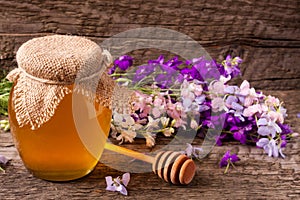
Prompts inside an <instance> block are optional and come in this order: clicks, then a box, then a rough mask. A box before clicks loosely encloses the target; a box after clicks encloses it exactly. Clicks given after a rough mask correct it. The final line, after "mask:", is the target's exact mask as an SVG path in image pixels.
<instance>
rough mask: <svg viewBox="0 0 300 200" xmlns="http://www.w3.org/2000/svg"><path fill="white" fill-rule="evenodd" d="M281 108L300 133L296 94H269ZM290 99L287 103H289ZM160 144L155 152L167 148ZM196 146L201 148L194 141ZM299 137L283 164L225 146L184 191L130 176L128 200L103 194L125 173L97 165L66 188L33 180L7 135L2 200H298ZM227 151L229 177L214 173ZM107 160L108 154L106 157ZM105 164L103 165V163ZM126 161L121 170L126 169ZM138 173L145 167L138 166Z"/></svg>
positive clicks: (1, 140) (139, 145)
mask: <svg viewBox="0 0 300 200" xmlns="http://www.w3.org/2000/svg"><path fill="white" fill-rule="evenodd" d="M266 93H269V94H271V93H272V94H273V95H275V96H277V97H278V98H280V99H281V100H283V101H284V102H285V106H286V108H287V109H288V111H289V112H288V114H289V116H288V118H287V121H286V122H287V123H288V124H290V125H291V126H292V129H293V130H294V131H295V132H298V133H299V132H300V126H299V124H300V119H299V118H297V117H296V114H297V113H298V112H299V110H300V104H299V102H300V91H299V90H290V91H279V92H276V91H267V92H266ZM291 96H292V97H293V98H290V97H291ZM168 142H169V139H162V140H159V141H158V144H157V145H156V146H155V148H154V149H153V150H157V149H160V148H161V147H162V146H164V145H166V144H167V143H168ZM195 142H199V140H198V139H196V140H195ZM299 142H300V137H298V138H293V139H292V140H290V141H289V142H288V145H287V147H286V148H285V149H284V153H285V155H286V158H285V159H281V158H278V159H275V158H270V157H268V156H267V155H265V153H263V151H262V150H261V149H258V148H256V147H251V146H242V145H237V144H233V143H229V144H228V143H227V144H225V145H223V146H221V147H214V149H213V150H212V152H211V153H210V154H209V156H208V157H206V158H205V159H203V160H201V161H197V162H196V165H197V171H196V175H195V178H194V180H193V181H192V182H191V183H190V184H189V185H188V186H174V185H170V184H169V183H166V182H164V181H163V180H161V179H160V178H159V177H157V176H156V175H154V174H153V173H151V172H150V171H151V166H148V167H149V173H132V174H131V181H130V183H129V185H128V191H129V196H122V195H120V194H118V193H114V192H109V191H106V190H105V187H106V184H105V179H104V177H105V176H108V175H111V176H113V177H117V176H120V175H122V173H123V172H121V171H117V170H115V169H112V168H110V167H108V166H107V165H104V164H101V163H99V164H98V165H97V167H96V169H95V170H94V171H93V172H92V173H91V174H90V175H88V176H86V177H84V178H82V179H79V180H75V181H70V182H65V183H55V182H49V181H43V180H40V179H38V178H35V177H33V176H32V175H31V174H30V173H29V172H28V171H27V170H26V169H25V167H24V166H23V164H22V161H21V160H20V157H19V156H18V153H17V151H16V149H15V147H14V145H13V141H12V138H11V135H10V133H3V132H1V133H0V154H2V155H5V156H7V157H8V158H10V159H11V161H10V162H9V164H8V165H7V166H6V168H5V169H6V173H0V180H1V181H0V199H30V200H31V199H295V200H296V199H299V196H300V179H299V178H300V165H299V163H300V156H299V155H300V146H299ZM124 146H125V147H127V148H130V149H134V150H137V151H140V152H149V151H150V149H148V148H147V147H146V146H145V145H144V141H143V140H137V141H136V142H135V143H134V144H126V145H124ZM229 149H230V150H231V151H232V152H234V153H237V154H238V156H239V157H240V158H241V161H239V162H238V163H237V164H236V169H233V168H231V169H230V170H229V173H228V174H223V172H224V169H220V168H219V167H218V162H219V160H220V158H221V157H222V155H223V154H224V153H225V152H226V151H227V150H229ZM104 156H106V158H104V159H111V158H112V156H111V155H110V154H109V152H106V153H104ZM102 160H103V159H102ZM128 161H129V160H126V161H125V162H124V163H123V164H124V165H126V166H127V165H130V163H132V162H131V161H130V162H128ZM141 167H144V166H142V165H141Z"/></svg>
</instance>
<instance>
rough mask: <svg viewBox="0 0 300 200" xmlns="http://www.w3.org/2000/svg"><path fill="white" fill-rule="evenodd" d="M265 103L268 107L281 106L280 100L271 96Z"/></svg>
mask: <svg viewBox="0 0 300 200" xmlns="http://www.w3.org/2000/svg"><path fill="white" fill-rule="evenodd" d="M265 103H266V105H267V106H279V105H280V101H279V99H278V98H276V97H273V96H271V95H269V96H267V98H266V101H265Z"/></svg>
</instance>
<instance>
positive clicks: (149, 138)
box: [144, 132, 155, 147]
mask: <svg viewBox="0 0 300 200" xmlns="http://www.w3.org/2000/svg"><path fill="white" fill-rule="evenodd" d="M144 137H145V139H146V146H147V147H153V146H154V145H155V138H154V137H153V136H152V134H151V133H149V132H147V133H146V134H145V135H144Z"/></svg>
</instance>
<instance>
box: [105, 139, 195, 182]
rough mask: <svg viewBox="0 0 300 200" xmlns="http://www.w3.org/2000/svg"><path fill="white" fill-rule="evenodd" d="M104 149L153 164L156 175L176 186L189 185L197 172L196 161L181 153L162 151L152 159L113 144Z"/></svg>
mask: <svg viewBox="0 0 300 200" xmlns="http://www.w3.org/2000/svg"><path fill="white" fill-rule="evenodd" d="M104 148H105V149H107V150H110V151H113V152H117V153H120V154H123V155H126V156H129V157H132V158H136V159H138V160H142V161H145V162H147V163H151V164H152V170H153V172H154V173H155V174H157V175H158V176H159V177H160V178H161V179H163V180H165V181H166V182H169V183H173V184H176V185H178V184H181V185H187V184H189V183H190V182H191V181H192V180H193V178H194V175H195V172H196V165H195V163H194V161H193V160H192V159H190V158H188V157H187V156H186V155H183V154H181V153H179V152H173V151H161V152H159V153H158V154H157V155H156V156H155V157H152V156H148V155H145V154H142V153H139V152H136V151H133V150H130V149H126V148H124V147H120V146H117V145H114V144H111V143H106V144H105V147H104Z"/></svg>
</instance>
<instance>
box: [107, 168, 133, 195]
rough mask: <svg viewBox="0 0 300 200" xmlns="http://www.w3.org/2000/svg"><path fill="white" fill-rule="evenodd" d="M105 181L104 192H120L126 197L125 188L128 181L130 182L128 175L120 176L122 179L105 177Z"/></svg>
mask: <svg viewBox="0 0 300 200" xmlns="http://www.w3.org/2000/svg"><path fill="white" fill-rule="evenodd" d="M105 181H106V185H107V186H106V190H108V191H113V192H115V191H117V192H120V193H121V194H123V195H127V194H128V193H127V190H126V186H127V185H128V183H129V181H130V174H129V173H125V174H123V176H122V179H120V177H117V178H114V179H113V178H112V177H111V176H106V177H105Z"/></svg>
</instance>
